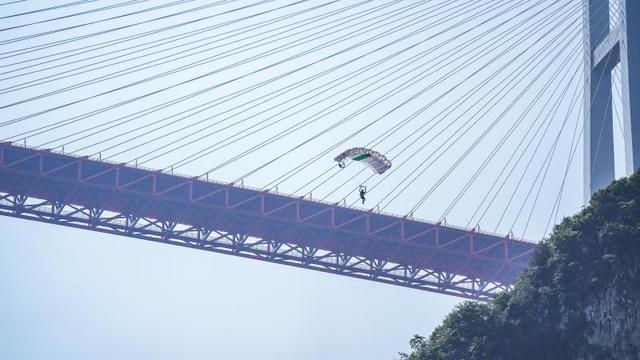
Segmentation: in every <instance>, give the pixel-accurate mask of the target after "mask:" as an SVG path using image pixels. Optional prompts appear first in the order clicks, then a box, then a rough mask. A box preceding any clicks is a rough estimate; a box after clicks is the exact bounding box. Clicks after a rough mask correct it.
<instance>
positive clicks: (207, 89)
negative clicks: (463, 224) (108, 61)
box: [14, 40, 398, 137]
mask: <svg viewBox="0 0 640 360" xmlns="http://www.w3.org/2000/svg"><path fill="white" fill-rule="evenodd" d="M397 41H398V40H396V42H397ZM342 52H344V51H342ZM337 54H339V53H336V54H333V55H331V56H335V55H337ZM331 56H329V57H326V58H324V59H321V60H319V61H316V62H315V63H318V62H321V61H323V60H325V59H327V58H330V57H331ZM315 63H313V64H315ZM313 64H308V65H306V66H303V67H301V68H298V69H296V70H294V71H292V72H289V73H287V74H284V75H281V76H280V77H284V76H287V75H289V74H291V73H294V72H296V71H299V70H301V69H304V68H306V67H309V66H311V65H313ZM217 86H219V85H215V86H214V87H217ZM214 87H210V88H206V89H204V90H201V91H198V92H196V93H193V94H189V95H187V96H183V97H181V98H178V99H177V100H172V101H170V102H169V103H177V102H179V101H181V100H183V99H185V98H191V97H194V96H197V95H199V94H202V93H204V92H206V91H209V90H211V89H212V88H214ZM166 104H167V103H165V104H163V105H161V106H160V107H166V106H165V105H166ZM110 108H112V107H110ZM110 108H107V109H105V108H103V109H101V110H98V111H94V112H91V113H88V114H84V115H82V116H85V117H86V116H89V115H94V114H95V113H96V112H103V111H105V110H109V109H110ZM154 111H155V110H154ZM139 113H141V112H138V113H136V114H139ZM79 120H81V119H80V118H79V117H75V118H71V119H68V120H64V121H60V122H58V123H56V124H53V125H59V126H56V127H55V128H58V127H60V126H64V125H66V124H68V123H70V122H76V121H79ZM53 125H48V126H44V127H41V128H38V129H35V130H41V129H44V128H47V129H48V130H44V131H41V132H40V133H43V132H46V131H49V130H51V127H52V126H53ZM35 130H31V131H29V132H25V133H21V134H18V135H14V137H15V136H22V135H26V134H30V135H31V136H34V135H38V134H39V133H36V134H32V132H33V131H35Z"/></svg>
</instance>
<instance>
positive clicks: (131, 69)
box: [0, 0, 426, 109]
mask: <svg viewBox="0 0 640 360" xmlns="http://www.w3.org/2000/svg"><path fill="white" fill-rule="evenodd" d="M398 1H399V0H394V1H392V2H391V3H396V2H398ZM421 3H424V0H420V1H419V2H418V4H421ZM414 6H418V5H416V3H414V4H412V5H411V6H408V8H407V9H404V10H403V11H400V13H402V12H404V11H409V10H411V9H412V7H414ZM422 11H426V10H421V12H422ZM386 15H387V14H383V15H381V16H386ZM347 17H349V16H347ZM391 17H393V15H392V16H389V17H388V18H391ZM374 19H375V18H374ZM374 19H367V20H363V21H361V22H359V23H356V24H355V25H350V26H348V27H346V28H341V29H339V30H337V31H334V32H331V33H329V34H325V35H322V36H316V35H317V33H316V34H312V35H308V36H306V37H303V38H301V39H296V40H294V41H292V42H289V43H287V44H285V45H283V46H281V47H277V48H276V49H271V50H268V51H266V52H263V53H260V54H257V55H254V56H252V57H250V58H247V59H243V60H242V61H240V62H237V63H236V64H232V65H229V66H228V67H227V68H225V70H226V69H229V68H232V67H236V66H239V65H243V64H246V63H249V62H251V61H253V60H256V59H261V58H263V57H266V56H269V55H272V54H275V53H279V52H282V51H284V50H288V49H291V48H294V47H296V46H298V45H300V44H296V43H298V42H301V43H304V42H306V41H314V40H317V39H320V38H322V37H326V36H327V35H331V34H333V33H336V32H340V31H342V30H344V29H347V28H350V27H352V26H356V25H360V24H362V23H365V22H368V21H372V20H374ZM351 20H355V19H351ZM351 20H348V21H346V22H345V23H347V22H350V21H351ZM372 25H375V24H372ZM321 26H324V25H320V27H321ZM378 27H380V26H378ZM378 27H376V28H378ZM307 31H310V30H303V31H300V32H298V33H303V32H307ZM296 34H297V33H296ZM358 35H360V34H358ZM290 36H292V35H287V36H284V37H282V38H279V39H276V40H272V41H268V42H267V43H265V44H260V45H254V46H252V47H248V48H245V47H246V45H241V46H238V47H236V48H234V49H231V50H229V51H225V52H223V53H216V54H215V55H213V56H210V57H207V58H204V59H201V60H198V61H196V62H194V63H190V64H186V65H183V66H180V67H178V68H175V69H171V70H169V71H165V72H162V73H160V74H156V75H154V76H151V77H148V78H145V79H142V80H139V81H136V82H134V83H131V84H128V85H126V86H123V87H121V88H128V87H131V86H135V85H139V84H142V83H145V82H148V81H152V80H157V79H159V78H162V77H165V76H169V75H172V74H175V73H178V72H181V71H185V70H188V69H191V68H194V67H197V66H200V65H205V64H207V63H209V62H212V61H215V60H221V59H224V58H227V57H230V56H233V55H237V54H240V53H243V52H246V51H249V50H253V49H255V48H259V47H262V46H264V45H267V44H270V43H273V42H277V41H280V40H283V39H286V38H288V37H290ZM314 36H315V38H313V39H311V40H307V37H314ZM355 36H357V35H355ZM339 42H341V41H337V42H336V43H339ZM233 43H235V41H233V42H230V43H227V44H225V45H228V44H233ZM225 45H223V46H225ZM328 46H329V45H328ZM218 48H219V46H214V47H212V48H207V49H204V50H202V49H201V50H199V51H197V52H196V53H194V54H187V55H184V54H183V52H182V51H181V52H178V53H175V54H172V55H169V56H174V55H181V56H179V57H177V58H174V59H169V60H165V58H164V57H163V58H161V59H159V60H162V61H161V62H160V63H157V64H153V65H148V66H145V64H147V63H153V62H155V61H150V62H147V63H145V64H143V65H142V67H139V66H138V65H136V66H133V67H129V68H126V69H123V70H119V71H117V72H115V73H112V74H107V75H102V76H99V77H97V78H94V79H91V80H86V81H82V82H80V83H76V84H73V85H69V86H66V87H64V88H61V89H57V90H53V91H49V92H47V93H44V94H40V95H36V96H33V97H30V98H28V99H23V100H20V101H16V102H13V103H11V104H8V105H4V106H0V109H2V108H4V107H9V106H15V105H20V104H23V103H26V102H30V101H34V100H38V99H42V98H45V97H48V96H52V95H56V94H60V93H62V92H65V91H70V90H74V89H78V88H81V87H84V86H88V85H92V84H95V83H98V82H101V81H106V80H111V79H114V78H117V77H121V76H124V75H129V74H133V73H136V72H138V71H142V70H146V69H149V68H152V67H155V66H159V65H163V64H166V63H170V62H173V61H177V60H181V59H183V58H189V57H191V56H193V55H197V54H200V53H203V52H206V51H211V50H217V49H218ZM194 49H196V50H197V49H200V47H196V48H194ZM84 72H85V71H84V70H83V71H82V72H81V73H84ZM217 72H219V71H214V72H212V73H211V74H210V75H213V74H214V73H217ZM116 91H117V90H116ZM112 92H113V91H109V92H108V93H112ZM95 96H101V94H98V95H95ZM87 99H90V98H87Z"/></svg>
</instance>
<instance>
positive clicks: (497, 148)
mask: <svg viewBox="0 0 640 360" xmlns="http://www.w3.org/2000/svg"><path fill="white" fill-rule="evenodd" d="M579 59H580V58H579V57H577V58H576V60H579ZM574 62H575V60H574ZM572 64H573V62H572V63H571V64H569V63H567V64H566V65H572ZM563 69H564V68H563ZM566 76H567V72H563V74H562V77H561V78H560V80H559V82H558V83H557V85H556V87H555V89H554V90H553V91H552V92H551V95H550V96H549V97H547V99H546V102H545V104H544V105H543V106H542V109H548V108H549V103H550V102H551V100H552V99H553V98H554V96H555V94H556V92H557V91H558V90H559V89H560V85H561V83H562V82H563V81H564V79H565V78H566ZM574 77H575V74H574ZM572 81H573V78H571V80H570V82H569V84H567V86H566V87H565V89H564V90H563V91H562V93H561V94H560V96H559V97H558V98H557V102H558V103H559V102H560V100H561V99H564V95H565V93H566V91H567V90H568V89H569V85H570V84H571V82H572ZM539 95H540V96H541V95H542V92H540V93H539ZM537 101H538V96H536V99H534V100H533V101H532V102H531V103H530V104H529V105H528V106H527V108H526V109H525V111H524V112H523V113H522V114H521V115H520V116H519V117H518V120H517V121H516V122H514V124H513V125H512V127H511V128H510V129H509V131H508V132H507V133H506V134H505V136H503V137H502V138H501V139H500V141H499V142H498V143H497V144H496V146H495V147H494V148H493V149H492V150H491V152H490V153H489V156H487V158H486V159H485V160H484V161H483V162H482V164H481V165H480V167H478V169H476V171H475V172H474V174H473V176H472V177H471V178H470V179H469V180H468V181H467V182H466V183H465V185H464V186H463V188H462V190H461V191H460V192H458V194H457V195H456V197H455V198H454V200H453V201H452V202H451V204H449V206H448V207H447V209H446V210H445V211H444V213H443V214H442V216H440V220H442V219H444V218H446V217H447V215H449V213H450V212H451V211H452V210H453V208H454V207H455V206H456V205H457V203H458V202H459V201H460V199H462V196H464V194H465V193H466V192H467V191H468V190H469V188H471V186H472V185H473V182H474V181H475V180H476V179H477V178H478V176H480V174H481V173H482V172H483V171H484V169H485V168H486V167H487V165H488V164H489V162H491V160H493V158H494V156H495V155H496V154H497V153H498V151H500V149H501V148H502V146H503V145H504V144H505V143H506V141H507V140H508V138H509V137H510V136H511V134H512V133H513V132H514V131H515V130H516V128H517V126H519V124H520V122H521V121H522V120H524V117H525V116H526V114H528V113H529V112H530V111H531V110H532V108H533V106H534V105H535V103H537ZM552 108H553V107H552ZM543 111H544V110H541V111H540V112H539V113H538V116H536V118H535V119H534V121H532V122H531V125H530V126H529V128H528V129H527V130H526V131H525V136H524V137H522V139H521V140H520V142H519V145H518V146H516V149H517V148H519V146H520V145H521V144H522V143H523V142H524V140H525V139H526V138H527V136H526V135H527V134H529V133H531V131H532V129H533V126H534V125H535V124H536V123H537V122H538V119H539V118H540V115H542V113H543ZM541 126H542V124H541ZM514 153H515V152H514ZM506 168H507V165H505V166H503V168H502V171H501V173H502V172H503V171H504V170H505V169H506Z"/></svg>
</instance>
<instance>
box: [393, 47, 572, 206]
mask: <svg viewBox="0 0 640 360" xmlns="http://www.w3.org/2000/svg"><path fill="white" fill-rule="evenodd" d="M560 54H562V52H561V53H560ZM555 60H556V59H553V60H552V61H551V62H549V63H548V65H547V67H548V66H550V65H551V64H553V63H554V62H555ZM559 69H560V68H559ZM545 70H546V69H545ZM557 74H558V72H556V73H554V76H557ZM536 80H537V79H536ZM534 83H535V80H534V81H533V82H531V83H530V84H529V85H527V87H526V88H525V90H524V91H523V92H521V93H520V94H519V95H518V96H517V97H516V99H515V100H514V101H513V102H511V104H509V106H508V107H507V109H505V110H504V111H503V112H502V113H501V114H500V115H499V116H498V118H496V120H495V121H494V122H493V123H492V124H491V125H490V126H489V127H488V128H487V129H486V130H485V131H483V133H482V134H481V135H480V137H478V138H477V139H476V140H475V141H474V142H473V144H472V145H471V147H470V148H468V149H467V150H465V152H464V153H463V154H462V156H461V157H459V158H458V160H456V162H455V163H454V164H453V165H452V166H451V167H450V168H449V169H448V170H447V172H445V174H444V175H443V176H442V177H440V179H438V181H437V182H436V183H435V184H434V185H433V186H432V187H431V188H430V189H429V191H427V193H426V194H425V195H424V196H423V197H422V198H421V199H420V201H418V203H417V204H416V205H415V206H414V207H413V208H412V209H411V211H410V213H411V214H412V213H414V212H415V211H417V210H418V209H419V208H420V206H422V204H424V202H425V201H426V200H427V199H428V198H429V197H430V196H431V194H433V192H434V191H435V190H436V189H437V188H438V187H439V186H440V185H441V184H442V183H443V182H444V180H445V179H446V178H447V177H449V175H451V174H452V173H453V171H454V170H455V169H456V168H457V167H458V166H459V165H460V164H461V163H462V161H463V160H464V159H465V158H466V157H467V156H468V155H469V154H470V153H471V152H472V151H473V149H475V147H476V146H477V145H478V144H479V143H480V142H481V141H482V140H483V139H484V137H485V136H486V135H487V134H488V133H489V132H491V130H493V128H494V127H495V125H497V124H498V122H499V121H500V120H501V119H502V118H504V116H506V114H507V113H508V112H509V111H510V110H511V109H512V108H513V106H515V104H516V103H517V101H519V100H520V99H521V98H522V96H524V94H525V92H526V91H528V90H529V89H530V88H531V87H532V86H533V84H534ZM547 85H548V84H547ZM536 101H537V99H536ZM529 109H530V108H529ZM487 113H488V111H487V112H485V114H483V115H482V116H484V115H486V114H487ZM482 116H481V117H482ZM450 147H451V145H450V146H449V147H447V149H445V151H446V150H448V149H449V148H450ZM443 153H444V152H442V153H441V154H443ZM387 205H388V204H387ZM384 207H386V205H385V206H384ZM384 207H383V208H384Z"/></svg>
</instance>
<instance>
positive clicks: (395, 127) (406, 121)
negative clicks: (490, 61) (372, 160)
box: [263, 5, 546, 199]
mask: <svg viewBox="0 0 640 360" xmlns="http://www.w3.org/2000/svg"><path fill="white" fill-rule="evenodd" d="M534 7H535V5H534V6H532V7H529V8H527V9H525V10H523V11H522V12H521V13H520V14H518V15H516V16H519V15H521V14H523V13H524V12H526V11H528V10H530V9H532V8H534ZM544 10H546V9H543V10H541V11H539V12H537V13H536V14H540V13H541V12H543V11H544ZM536 14H534V15H531V16H530V17H529V18H527V19H526V20H523V21H521V22H520V23H519V24H517V25H514V26H512V28H515V27H517V26H518V25H521V24H523V23H526V22H527V21H528V20H530V19H531V18H533V17H534V16H535V15H536ZM507 22H509V20H507V21H504V22H502V23H501V24H498V25H496V26H494V27H493V28H491V29H489V30H486V31H485V32H483V33H481V34H479V35H476V36H475V37H473V38H471V39H469V40H466V41H465V42H464V43H462V44H459V45H458V47H462V46H464V45H466V44H467V43H469V42H473V41H474V40H475V39H477V38H479V37H482V36H484V35H485V34H487V33H489V32H491V31H492V30H494V29H496V28H498V27H499V26H501V25H503V24H506V23H507ZM507 31H508V30H507ZM507 31H505V32H503V34H504V33H507ZM522 32H524V31H521V32H520V33H522ZM501 37H502V36H501V34H499V35H497V36H495V37H494V39H496V38H501ZM491 42H492V40H487V41H485V42H484V43H483V44H482V45H480V46H477V47H476V48H475V49H478V48H479V47H481V46H483V45H484V44H487V43H491ZM456 48H457V47H456ZM456 48H453V49H451V50H455V49H456ZM475 49H473V50H475ZM451 50H449V51H451ZM473 50H472V51H473ZM487 51H488V50H487ZM447 53H448V51H447V52H445V53H443V54H442V56H443V57H445V56H449V55H448V54H447ZM434 60H435V59H434ZM476 88H479V87H476ZM454 104H455V103H454ZM452 105H453V104H452ZM452 105H451V106H450V107H452ZM445 110H446V109H445ZM443 112H444V111H443ZM441 113H442V112H441ZM416 116H417V115H416V114H414V115H412V116H409V117H407V118H405V119H404V120H403V121H401V122H399V123H397V124H395V125H394V126H393V127H392V128H391V129H390V130H388V131H387V132H385V133H384V134H381V135H379V136H378V137H377V138H375V139H374V140H372V141H370V142H369V143H368V144H367V145H365V147H369V146H370V145H371V144H374V143H375V144H374V145H372V146H373V147H375V146H377V144H379V143H380V142H381V141H382V140H384V139H385V138H387V137H388V136H390V135H392V134H393V133H395V132H396V131H397V130H399V129H400V128H401V127H402V126H404V124H406V123H408V122H410V121H412V120H413V119H415V118H416ZM426 125H427V124H423V125H422V126H421V128H423V127H424V126H426ZM418 130H420V129H418ZM405 140H406V138H405ZM402 141H403V140H401V142H402ZM339 144H341V143H339ZM339 144H336V145H334V146H332V147H331V148H329V149H328V150H325V151H323V152H321V153H320V154H318V155H316V156H315V157H313V158H312V160H311V161H308V162H305V163H303V164H301V165H299V166H298V167H296V168H294V169H292V170H290V171H289V172H288V173H290V175H287V174H285V175H283V176H281V177H279V178H278V179H276V180H274V181H272V182H271V183H269V184H267V185H266V186H265V187H269V186H271V185H273V184H274V182H276V181H280V182H279V183H282V182H283V181H286V180H288V179H289V178H291V177H292V176H293V175H295V173H296V172H297V171H299V170H300V169H301V167H302V168H306V167H307V166H309V165H310V164H311V163H313V162H315V161H317V160H318V159H320V158H322V157H323V156H324V155H326V154H327V153H328V152H330V151H331V150H333V149H334V148H335V147H337V146H338V145H339ZM398 145H399V144H398ZM394 148H395V146H394ZM332 168H335V167H334V166H331V167H330V168H329V170H330V169H332ZM329 170H327V171H325V172H324V173H323V174H325V173H327V172H328V171H329ZM362 172H364V169H363V170H362V171H359V172H358V173H357V174H356V175H354V176H353V177H351V178H350V179H348V180H347V181H346V182H345V183H343V185H344V184H346V183H347V182H350V181H351V180H353V178H355V177H356V176H358V175H359V174H361V173H362ZM337 174H338V173H337V172H336V173H334V174H333V175H332V176H331V177H329V178H328V179H326V180H325V181H328V180H329V179H331V178H333V177H334V176H335V175H337ZM284 176H286V178H284V179H283V180H281V179H282V178H283V177H284ZM313 181H315V179H312V180H311V181H309V182H307V183H306V184H305V185H303V186H301V187H300V188H298V189H297V190H296V191H294V192H293V194H295V193H297V192H298V191H299V190H301V189H302V188H304V187H306V186H308V185H309V184H311V183H312V182H313ZM323 183H324V182H321V183H320V184H319V185H317V186H316V187H314V188H313V189H311V191H314V190H316V189H317V188H318V187H320V186H321V185H323ZM265 187H263V189H264V188H265ZM338 188H339V187H338ZM335 190H337V188H336V189H334V191H332V192H331V193H333V192H335ZM331 193H329V195H331ZM327 196H328V195H327ZM327 196H325V197H324V198H323V199H326V198H327Z"/></svg>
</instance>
